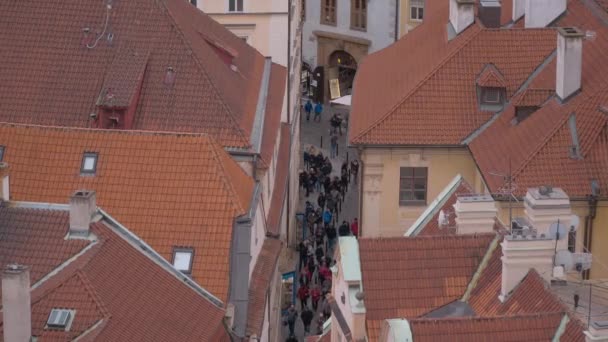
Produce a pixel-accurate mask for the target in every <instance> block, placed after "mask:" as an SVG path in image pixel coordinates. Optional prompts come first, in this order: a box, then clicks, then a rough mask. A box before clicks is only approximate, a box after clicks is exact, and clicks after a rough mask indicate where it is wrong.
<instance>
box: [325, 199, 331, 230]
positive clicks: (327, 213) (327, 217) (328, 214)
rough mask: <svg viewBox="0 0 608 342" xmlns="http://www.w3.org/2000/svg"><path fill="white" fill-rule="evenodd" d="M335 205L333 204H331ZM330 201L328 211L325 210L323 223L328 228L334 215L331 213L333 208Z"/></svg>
mask: <svg viewBox="0 0 608 342" xmlns="http://www.w3.org/2000/svg"><path fill="white" fill-rule="evenodd" d="M331 203H333V202H331ZM329 205H330V200H329V199H328V200H327V209H325V212H323V223H324V224H325V225H326V226H327V225H328V224H330V223H331V219H332V213H331V211H330V210H331V208H330V206H329Z"/></svg>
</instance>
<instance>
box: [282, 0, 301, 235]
mask: <svg viewBox="0 0 608 342" xmlns="http://www.w3.org/2000/svg"><path fill="white" fill-rule="evenodd" d="M292 4H293V0H289V2H288V4H287V6H288V7H287V122H288V123H291V77H289V76H290V74H291V44H292V43H293V42H292V41H291V20H292V16H293V13H292V12H291V5H292ZM298 79H299V78H298ZM292 140H293V134H291V131H290V132H289V165H288V166H287V212H286V214H287V228H286V233H285V239H286V240H287V246H289V229H291V216H290V215H291V212H290V210H289V209H290V206H291V166H292V165H291V157H292V156H291V145H292V143H293V141H292ZM280 236H281V233H279V237H280Z"/></svg>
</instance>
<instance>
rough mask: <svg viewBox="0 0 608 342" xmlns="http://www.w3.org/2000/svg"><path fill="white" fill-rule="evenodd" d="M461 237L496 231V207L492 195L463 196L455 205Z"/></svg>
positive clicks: (458, 232)
mask: <svg viewBox="0 0 608 342" xmlns="http://www.w3.org/2000/svg"><path fill="white" fill-rule="evenodd" d="M454 210H455V212H456V232H457V234H459V235H464V234H475V233H491V232H493V231H494V221H495V219H496V212H497V209H496V205H495V203H494V199H493V198H492V196H490V195H475V196H461V197H458V199H457V200H456V204H454Z"/></svg>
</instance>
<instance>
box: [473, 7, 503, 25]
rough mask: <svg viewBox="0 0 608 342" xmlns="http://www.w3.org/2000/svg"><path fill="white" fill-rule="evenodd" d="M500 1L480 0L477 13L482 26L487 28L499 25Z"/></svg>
mask: <svg viewBox="0 0 608 342" xmlns="http://www.w3.org/2000/svg"><path fill="white" fill-rule="evenodd" d="M500 11H501V7H500V1H498V0H481V1H479V8H478V11H477V15H478V16H479V20H481V23H482V24H483V26H485V27H487V28H498V27H500Z"/></svg>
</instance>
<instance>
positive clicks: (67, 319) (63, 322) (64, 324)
mask: <svg viewBox="0 0 608 342" xmlns="http://www.w3.org/2000/svg"><path fill="white" fill-rule="evenodd" d="M73 317H74V311H73V310H66V309H51V313H50V314H49V318H48V320H47V321H46V325H47V327H49V328H52V329H62V330H68V329H69V326H70V324H71V323H72V318H73Z"/></svg>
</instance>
